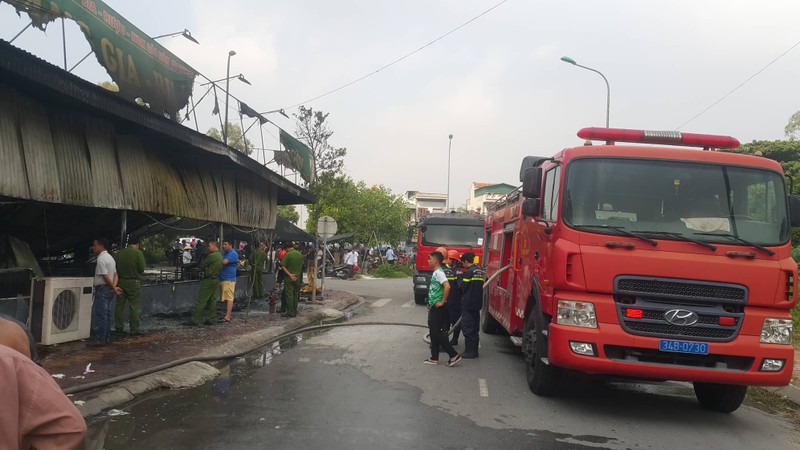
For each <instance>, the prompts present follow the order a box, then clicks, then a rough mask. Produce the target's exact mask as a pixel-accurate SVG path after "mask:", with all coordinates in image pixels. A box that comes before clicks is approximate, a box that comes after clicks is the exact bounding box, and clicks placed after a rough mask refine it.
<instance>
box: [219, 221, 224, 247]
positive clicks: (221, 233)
mask: <svg viewBox="0 0 800 450" xmlns="http://www.w3.org/2000/svg"><path fill="white" fill-rule="evenodd" d="M224 232H225V230H224V225H223V224H222V222H220V223H219V245H222V241H223V240H225V233H224Z"/></svg>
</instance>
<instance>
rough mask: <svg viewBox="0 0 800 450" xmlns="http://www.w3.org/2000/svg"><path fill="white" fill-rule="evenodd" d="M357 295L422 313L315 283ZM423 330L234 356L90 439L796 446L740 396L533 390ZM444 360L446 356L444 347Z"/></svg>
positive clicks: (347, 336) (600, 388)
mask: <svg viewBox="0 0 800 450" xmlns="http://www.w3.org/2000/svg"><path fill="white" fill-rule="evenodd" d="M326 284H327V285H328V286H330V287H333V288H336V289H342V290H349V291H351V292H355V293H357V294H359V295H362V296H364V297H365V299H366V300H367V302H366V304H364V305H362V306H361V307H359V308H357V309H356V310H355V317H353V319H352V322H358V321H387V322H388V321H399V322H413V323H425V317H426V313H425V309H424V308H423V307H419V306H415V305H414V304H413V300H412V296H411V281H410V280H409V279H402V280H360V281H330V282H329V281H326ZM423 334H424V330H422V329H419V328H404V327H348V328H338V329H334V330H331V331H328V332H323V333H319V334H315V335H303V336H298V337H297V338H291V339H289V340H287V341H284V342H281V343H280V344H276V345H274V346H273V347H271V348H268V349H265V350H264V351H263V352H260V353H257V354H253V355H250V356H249V357H247V358H240V359H239V360H237V361H236V362H235V363H234V364H232V365H231V366H230V367H228V368H225V369H223V376H222V377H221V378H220V379H218V380H216V381H214V382H212V383H209V384H208V385H206V386H203V387H200V388H197V389H192V390H188V391H182V392H167V393H161V394H158V395H156V396H151V397H147V398H145V399H142V400H140V401H137V402H136V403H135V404H132V405H129V406H128V407H126V408H124V411H125V412H126V413H128V415H124V416H117V417H111V418H108V419H104V420H101V421H97V422H95V423H94V424H93V426H92V428H91V430H90V433H92V436H93V439H95V441H94V442H92V443H91V444H92V445H97V447H96V448H106V449H109V450H112V449H128V448H130V449H134V448H136V449H142V448H147V449H161V448H164V449H167V448H169V449H182V448H187V449H188V448H192V449H199V448H232V449H238V448H267V447H269V448H297V449H310V448H326V449H329V448H330V449H339V448H342V449H345V448H347V449H350V448H477V449H483V448H486V449H498V448H502V449H517V448H519V449H523V448H656V449H691V448H712V449H714V448H720V449H739V448H741V449H748V450H752V449H759V448H767V447H768V448H770V449H784V448H785V449H797V448H800V431H798V430H799V428H798V427H799V426H798V424H795V423H791V422H789V421H786V420H784V419H782V418H779V417H776V416H771V415H768V414H766V413H763V412H761V411H759V410H756V409H753V408H750V407H747V406H743V407H742V408H740V409H739V410H738V411H736V412H735V413H733V414H729V415H725V414H718V413H713V412H709V411H706V410H703V409H701V408H700V407H699V405H698V404H697V403H696V400H695V399H694V395H693V394H692V391H691V388H690V387H688V385H685V384H679V383H660V384H621V383H603V382H598V381H594V380H588V379H584V378H581V377H577V378H571V379H568V380H566V382H565V383H564V393H563V395H562V396H559V397H556V398H541V397H536V396H534V395H533V394H532V393H531V392H530V391H529V390H528V387H527V384H526V383H525V377H524V361H523V359H522V357H521V355H520V354H519V351H518V349H517V348H515V347H514V346H513V345H512V344H511V343H510V341H509V340H508V338H507V337H498V336H484V335H482V337H481V339H482V341H481V350H480V351H481V357H480V358H479V359H477V360H464V361H463V362H462V364H460V365H458V366H456V367H453V368H448V367H445V366H444V365H440V366H429V365H424V364H422V361H423V359H425V358H426V357H427V356H428V349H427V346H426V345H425V344H424V343H423V341H422V336H423ZM443 358H444V355H443Z"/></svg>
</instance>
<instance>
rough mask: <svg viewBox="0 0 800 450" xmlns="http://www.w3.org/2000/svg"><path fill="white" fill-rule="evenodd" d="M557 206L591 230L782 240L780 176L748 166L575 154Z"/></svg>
mask: <svg viewBox="0 0 800 450" xmlns="http://www.w3.org/2000/svg"><path fill="white" fill-rule="evenodd" d="M556 195H557V194H556ZM545 200H547V190H546V191H545ZM563 211H564V213H563V219H564V222H565V223H566V224H567V225H568V226H574V227H576V228H578V227H581V226H582V227H592V228H591V232H593V233H602V234H617V235H619V234H621V233H620V232H619V231H618V230H619V229H624V230H625V231H628V232H643V233H645V234H646V232H651V233H653V234H651V235H649V236H650V237H652V238H656V239H667V240H680V236H691V238H692V239H696V240H700V241H704V242H713V243H719V244H722V243H724V244H733V245H747V244H752V245H755V244H760V245H766V246H770V245H771V246H774V245H782V244H785V243H786V242H788V240H789V219H788V214H787V208H786V192H785V187H784V181H783V178H782V177H781V175H780V174H778V173H775V172H772V171H768V170H761V169H754V168H745V167H732V166H721V165H713V164H699V163H689V162H678V161H661V160H645V159H608V158H585V159H579V160H576V161H573V162H572V163H571V164H570V165H569V168H568V170H567V179H566V188H565V192H564V198H563ZM587 230H588V228H587ZM659 233H660V235H658V236H656V234H659ZM671 235H672V236H671ZM717 235H718V236H717ZM731 238H738V239H740V240H738V241H737V240H736V239H731Z"/></svg>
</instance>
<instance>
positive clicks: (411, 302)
mask: <svg viewBox="0 0 800 450" xmlns="http://www.w3.org/2000/svg"><path fill="white" fill-rule="evenodd" d="M413 307H414V300H409V301H407V302H405V303H403V308H413Z"/></svg>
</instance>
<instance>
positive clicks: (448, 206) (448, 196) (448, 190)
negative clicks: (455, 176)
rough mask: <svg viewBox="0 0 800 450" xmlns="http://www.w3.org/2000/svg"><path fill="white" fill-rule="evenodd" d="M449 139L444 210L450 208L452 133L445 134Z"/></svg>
mask: <svg viewBox="0 0 800 450" xmlns="http://www.w3.org/2000/svg"><path fill="white" fill-rule="evenodd" d="M447 138H448V139H449V141H448V144H447V204H446V205H445V212H447V211H448V210H449V209H450V150H451V149H452V148H453V135H452V134H450V135H448V136H447Z"/></svg>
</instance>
